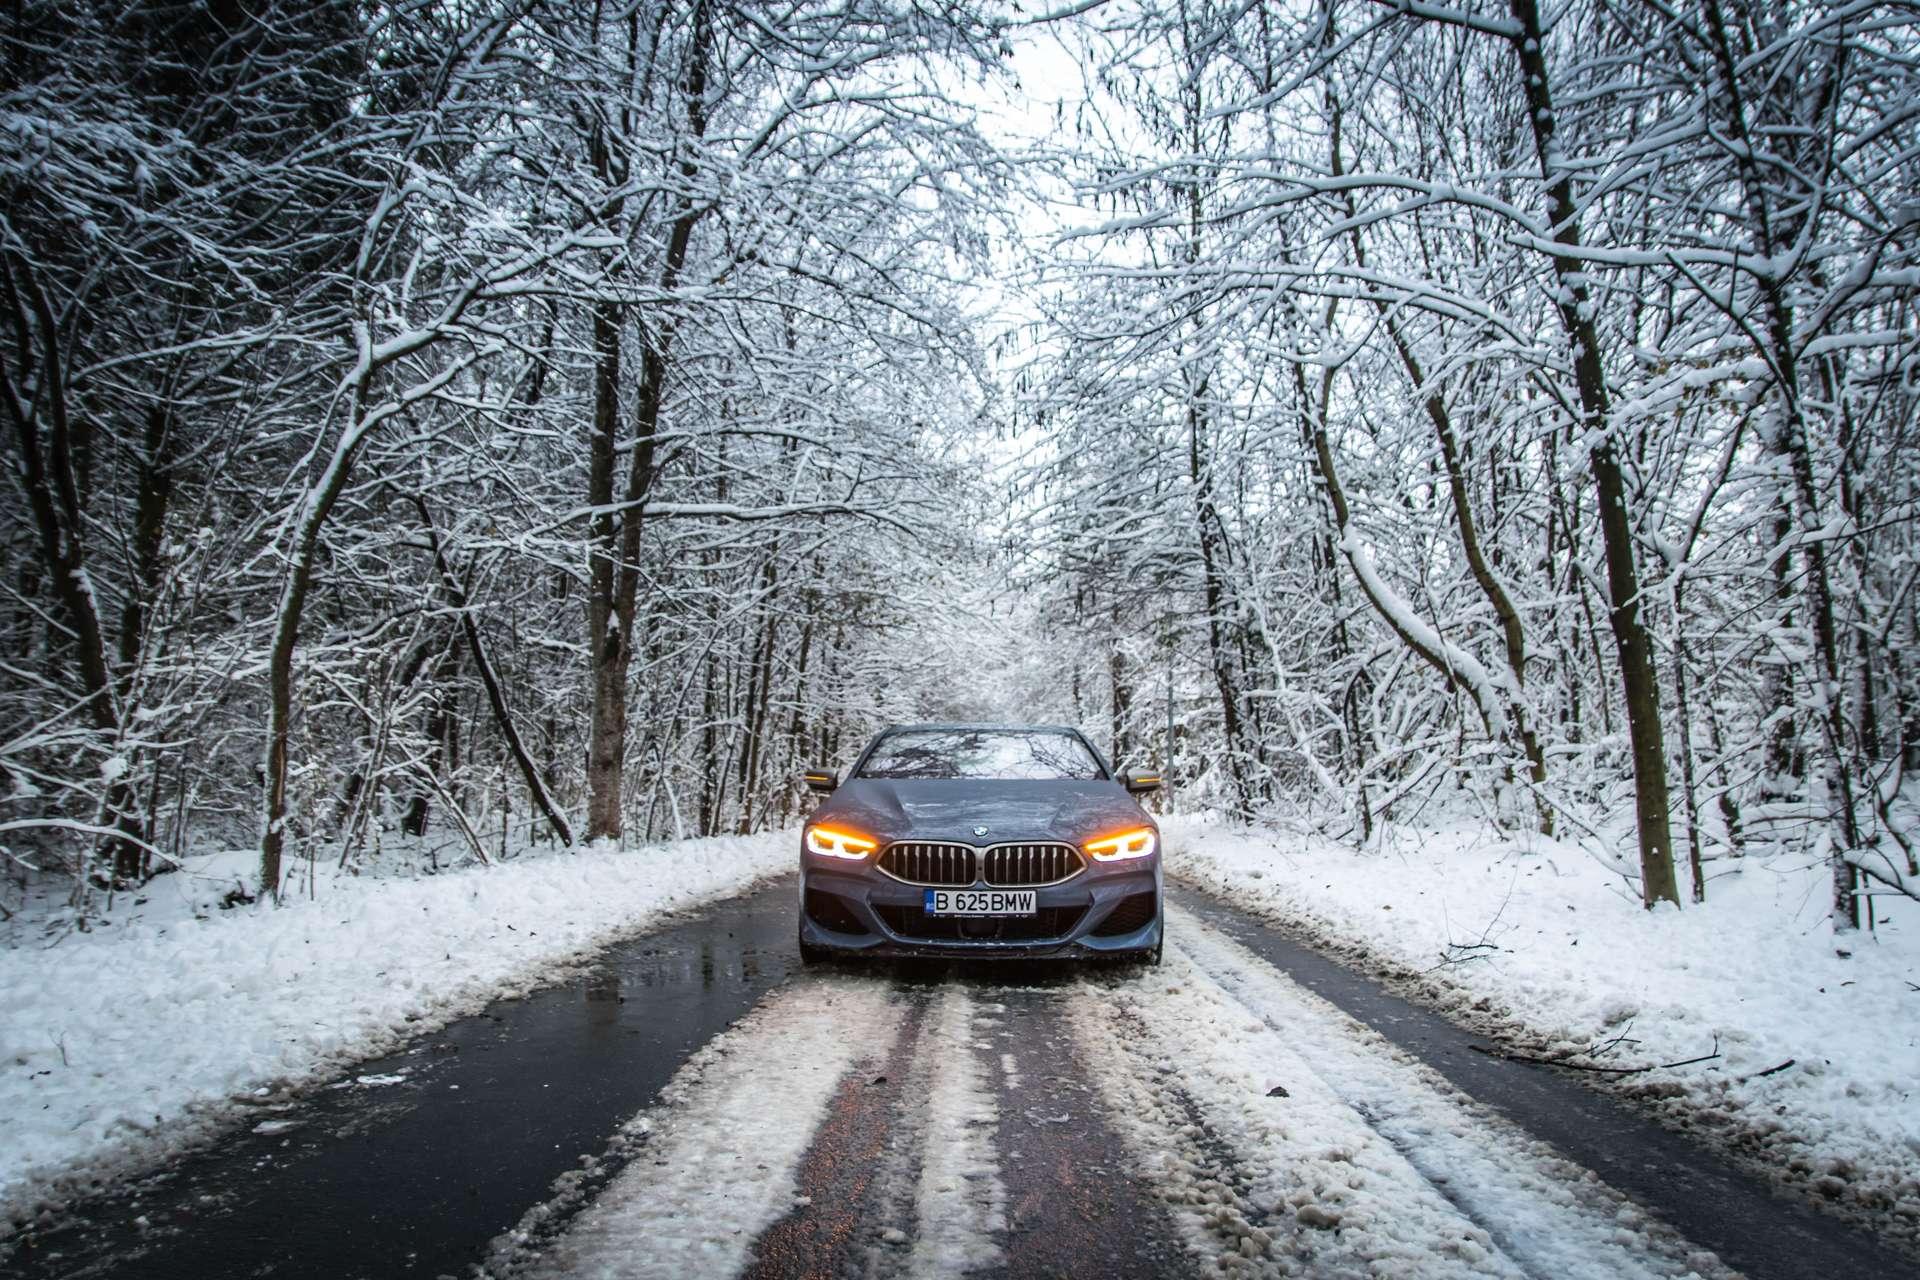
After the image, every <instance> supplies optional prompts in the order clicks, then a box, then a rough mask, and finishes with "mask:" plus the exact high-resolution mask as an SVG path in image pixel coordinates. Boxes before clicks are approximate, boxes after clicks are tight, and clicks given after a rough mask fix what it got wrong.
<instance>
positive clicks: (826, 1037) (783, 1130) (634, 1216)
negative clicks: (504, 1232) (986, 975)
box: [529, 976, 902, 1280]
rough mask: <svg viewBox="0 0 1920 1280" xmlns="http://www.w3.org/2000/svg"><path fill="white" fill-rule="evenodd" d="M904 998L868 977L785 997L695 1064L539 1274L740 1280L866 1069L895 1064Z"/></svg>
mask: <svg viewBox="0 0 1920 1280" xmlns="http://www.w3.org/2000/svg"><path fill="white" fill-rule="evenodd" d="M901 1022H902V1017H901V1012H900V1008H899V1005H898V1003H897V1001H896V999H895V995H894V993H893V992H891V991H889V990H888V988H887V987H886V986H884V985H882V984H881V983H877V982H873V981H870V980H867V979H864V978H861V977H858V976H821V977H819V978H818V979H810V980H808V981H806V982H803V983H797V984H793V985H789V986H785V987H782V988H780V989H778V990H776V991H775V992H774V993H773V994H771V995H769V996H768V997H767V998H766V999H765V1000H764V1001H762V1002H761V1004H760V1005H758V1006H757V1007H756V1008H755V1009H754V1011H753V1012H752V1013H750V1014H748V1015H747V1016H746V1017H745V1018H743V1019H741V1021H740V1022H738V1023H737V1024H735V1025H734V1026H733V1027H732V1028H730V1029H729V1030H727V1031H725V1032H723V1033H721V1034H720V1035H719V1036H717V1037H715V1038H714V1039H713V1040H711V1041H709V1042H708V1044H707V1045H706V1046H705V1047H704V1048H702V1049H701V1050H700V1051H699V1052H698V1053H696V1054H695V1055H694V1056H693V1057H692V1058H690V1059H688V1061H687V1064H686V1066H684V1067H682V1068H681V1069H680V1071H679V1072H678V1073H677V1074H676V1075H675V1076H674V1078H673V1080H672V1081H671V1082H670V1083H669V1084H668V1085H667V1087H666V1088H665V1089H663V1090H662V1091H661V1104H660V1106H658V1107H657V1108H650V1109H649V1110H647V1111H644V1112H642V1113H641V1114H640V1115H639V1116H638V1117H637V1118H636V1119H635V1120H633V1121H632V1122H630V1124H629V1126H628V1129H629V1130H630V1131H631V1132H633V1133H637V1134H640V1135H642V1145H641V1146H640V1149H639V1150H638V1152H637V1154H636V1155H635V1157H634V1159H633V1162H632V1163H631V1164H629V1165H628V1166H627V1168H626V1169H625V1170H624V1171H623V1172H622V1173H621V1174H620V1175H619V1176H618V1177H617V1178H615V1179H614V1180H613V1182H612V1183H610V1184H609V1185H608V1187H607V1189H606V1190H605V1191H603V1192H601V1193H600V1195H599V1196H598V1197H597V1198H596V1199H595V1200H594V1202H593V1203H592V1204H591V1205H590V1206H588V1207H587V1208H586V1209H585V1210H584V1211H583V1212H582V1213H581V1214H580V1216H579V1217H578V1218H576V1219H575V1220H574V1221H573V1223H572V1224H571V1225H570V1226H569V1227H568V1229H567V1231H566V1233H565V1234H564V1235H562V1236H561V1237H560V1238H559V1240H557V1241H556V1242H555V1243H554V1244H553V1246H552V1247H551V1248H550V1249H549V1250H548V1251H547V1252H546V1253H545V1254H544V1255H543V1256H542V1257H541V1258H540V1259H539V1261H538V1262H536V1263H535V1264H534V1265H533V1266H532V1268H531V1269H530V1271H529V1274H531V1275H534V1276H542V1277H547V1276H551V1277H560V1276H565V1277H570V1278H582V1280H589V1278H591V1277H596V1276H607V1277H615V1276H617V1277H620V1278H621V1280H647V1278H649V1277H656V1276H657V1277H661V1280H679V1278H680V1277H683V1276H727V1275H736V1274H738V1273H739V1272H740V1270H741V1268H742V1267H744V1266H745V1265H746V1263H747V1261H748V1257H749V1251H750V1250H751V1248H752V1246H753V1243H754V1241H755V1240H756V1239H757V1238H758V1237H759V1235H760V1233H761V1232H762V1231H764V1230H765V1229H766V1228H767V1227H768V1226H769V1225H771V1224H772V1223H773V1222H775V1221H777V1220H778V1219H780V1218H781V1217H783V1216H785V1215H786V1214H787V1213H788V1212H790V1211H791V1210H792V1209H793V1208H794V1207H795V1204H796V1199H795V1197H796V1193H797V1190H798V1187H797V1184H796V1181H795V1174H796V1171H797V1170H798V1168H799V1165H800V1161H801V1159H802V1157H804V1156H805V1155H806V1153H807V1148H808V1146H809V1145H810V1144H811V1142H812V1140H813V1135H814V1131H815V1130H817V1129H818V1128H819V1127H820V1125H821V1122H822V1121H823V1120H824V1119H825V1117H826V1113H827V1107H828V1104H829V1103H830V1102H831V1101H832V1099H833V1098H834V1097H835V1096H836V1095H837V1094H838V1093H839V1092H840V1091H841V1090H842V1088H843V1087H844V1085H843V1081H844V1079H845V1078H846V1077H847V1075H848V1072H849V1071H850V1070H852V1069H853V1067H854V1066H855V1065H856V1064H858V1063H871V1062H874V1061H879V1060H882V1059H884V1058H885V1057H886V1056H887V1053H888V1050H889V1049H890V1048H891V1047H892V1044H893V1041H894V1039H895V1038H896V1037H897V1036H898V1035H899V1033H900V1026H901Z"/></svg>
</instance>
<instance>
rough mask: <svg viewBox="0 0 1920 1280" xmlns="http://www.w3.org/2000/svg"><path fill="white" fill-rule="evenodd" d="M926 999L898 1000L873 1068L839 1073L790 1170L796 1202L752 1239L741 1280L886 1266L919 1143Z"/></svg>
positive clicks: (869, 1271)
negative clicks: (892, 1029) (890, 1033)
mask: <svg viewBox="0 0 1920 1280" xmlns="http://www.w3.org/2000/svg"><path fill="white" fill-rule="evenodd" d="M927 1005H928V1001H927V998H926V996H925V994H924V993H913V994H910V995H909V996H908V997H907V998H906V999H905V1000H904V1001H903V1003H902V1005H901V1006H900V1007H901V1012H902V1017H901V1021H900V1028H899V1033H898V1035H897V1036H896V1037H895V1039H894V1042H893V1047H892V1049H891V1050H890V1051H889V1052H888V1053H887V1055H886V1057H885V1058H884V1060H882V1061H881V1062H880V1063H879V1064H878V1066H877V1068H876V1070H877V1072H878V1074H869V1072H868V1071H866V1070H861V1071H858V1072H849V1073H848V1074H847V1075H846V1076H845V1077H844V1078H843V1079H842V1080H841V1081H840V1086H839V1089H838V1090H837V1091H836V1092H835V1094H834V1096H833V1098H832V1099H831V1101H830V1102H829V1104H828V1107H827V1112H826V1116H825V1118H824V1120H823V1122H822V1123H821V1125H820V1127H819V1129H818V1130H817V1131H816V1132H815V1133H814V1135H813V1140H812V1143H811V1145H809V1146H808V1148H807V1151H806V1154H805V1156H803V1157H802V1158H801V1160H800V1164H799V1167H798V1168H797V1169H796V1170H795V1172H794V1183H795V1191H796V1198H795V1207H794V1209H793V1210H792V1212H790V1213H788V1214H787V1215H786V1216H785V1217H783V1218H781V1219H779V1220H778V1221H777V1222H775V1223H773V1224H772V1225H771V1226H769V1227H768V1228H767V1229H766V1230H765V1231H763V1232H761V1234H760V1237H759V1239H758V1240H756V1241H755V1242H754V1244H753V1247H752V1261H751V1262H750V1263H749V1264H748V1266H747V1268H746V1270H745V1271H743V1272H742V1273H741V1274H742V1276H743V1277H745V1280H786V1278H789V1277H809V1278H813V1277H819V1278H820V1280H826V1278H827V1277H835V1276H875V1275H881V1274H885V1272H886V1270H887V1267H886V1265H885V1263H886V1257H885V1252H884V1251H885V1250H886V1249H887V1248H888V1247H889V1244H890V1238H891V1237H896V1236H902V1235H904V1233H903V1232H902V1231H901V1229H900V1226H899V1225H896V1224H897V1223H899V1222H901V1221H903V1220H904V1218H903V1215H902V1213H901V1208H902V1206H901V1204H900V1200H901V1199H902V1197H901V1196H900V1194H899V1188H900V1185H901V1183H902V1182H904V1181H906V1180H907V1177H908V1176H909V1175H910V1174H911V1172H912V1171H913V1170H916V1169H917V1168H918V1166H919V1163H920V1153H921V1149H922V1146H923V1144H924V1141H925V1130H926V1111H927V1106H926V1096H927V1095H926V1077H927V1074H928V1072H927V1069H926V1056H927V1055H926V1054H925V1053H924V1049H925V1045H926V1034H927V1031H926V1023H927ZM906 1208H907V1209H909V1210H910V1209H911V1201H910V1200H909V1202H908V1204H907V1206H906Z"/></svg>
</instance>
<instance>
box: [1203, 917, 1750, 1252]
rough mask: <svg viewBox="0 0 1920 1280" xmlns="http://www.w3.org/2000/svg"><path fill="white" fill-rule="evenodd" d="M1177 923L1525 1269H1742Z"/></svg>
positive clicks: (1257, 966) (1237, 949) (1212, 968)
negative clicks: (1727, 1264) (1730, 1265)
mask: <svg viewBox="0 0 1920 1280" xmlns="http://www.w3.org/2000/svg"><path fill="white" fill-rule="evenodd" d="M1169 923H1170V924H1171V926H1172V929H1173V930H1174V931H1175V933H1176V936H1177V937H1178V938H1179V940H1180V941H1179V946H1178V950H1179V951H1180V953H1181V957H1182V959H1183V961H1185V962H1186V963H1188V964H1190V965H1191V966H1192V971H1193V972H1194V974H1195V976H1196V978H1197V977H1199V976H1201V975H1204V978H1205V980H1206V982H1207V983H1208V984H1210V985H1211V986H1212V987H1214V988H1215V989H1217V990H1218V991H1219V992H1220V993H1221V994H1223V995H1225V996H1227V997H1228V998H1229V999H1230V1000H1232V1001H1233V1002H1234V1004H1236V1005H1237V1006H1238V1007H1239V1008H1240V1009H1242V1010H1244V1011H1245V1012H1246V1013H1247V1014H1249V1015H1251V1016H1252V1017H1254V1018H1257V1019H1258V1020H1259V1023H1260V1025H1261V1026H1262V1027H1264V1028H1265V1029H1266V1030H1267V1031H1268V1032H1270V1033H1273V1034H1275V1035H1279V1036H1283V1037H1284V1038H1285V1039H1286V1041H1287V1043H1288V1046H1289V1048H1290V1049H1291V1050H1292V1051H1293V1052H1294V1054H1296V1055H1297V1057H1298V1059H1299V1061H1300V1062H1301V1064H1302V1065H1303V1066H1304V1067H1305V1068H1306V1069H1307V1070H1308V1071H1309V1072H1311V1073H1312V1075H1313V1076H1314V1077H1316V1078H1317V1079H1318V1080H1319V1081H1321V1082H1324V1083H1325V1085H1326V1086H1327V1087H1328V1088H1330V1089H1331V1091H1332V1092H1333V1093H1334V1094H1335V1095H1336V1096H1337V1097H1338V1098H1339V1099H1340V1100H1341V1101H1342V1102H1343V1103H1345V1104H1346V1106H1347V1107H1349V1108H1351V1109H1352V1111H1353V1113H1354V1114H1355V1115H1356V1116H1358V1117H1359V1118H1360V1119H1361V1120H1362V1121H1363V1122H1364V1123H1365V1124H1366V1125H1367V1126H1368V1127H1369V1128H1370V1129H1371V1130H1372V1131H1373V1132H1374V1133H1375V1134H1377V1135H1378V1136H1379V1137H1380V1138H1382V1139H1384V1140H1385V1141H1386V1142H1388V1143H1389V1144H1391V1145H1392V1147H1393V1149H1394V1150H1395V1151H1396V1152H1398V1153H1399V1154H1400V1156H1401V1157H1403V1158H1404V1159H1405V1160H1406V1162H1407V1163H1408V1164H1409V1165H1410V1166H1411V1167H1412V1168H1413V1170H1414V1171H1416V1172H1417V1173H1418V1174H1419V1175H1420V1176H1421V1177H1422V1178H1423V1179H1424V1180H1425V1181H1426V1182H1427V1183H1428V1184H1429V1185H1430V1186H1431V1187H1432V1188H1434V1189H1435V1190H1436V1191H1438V1192H1439V1194H1440V1195H1441V1196H1442V1197H1444V1198H1445V1199H1446V1201H1447V1202H1448V1203H1449V1204H1451V1205H1452V1206H1453V1208H1454V1209H1455V1210H1457V1211H1458V1212H1459V1213H1460V1214H1461V1215H1463V1216H1464V1217H1466V1218H1467V1219H1468V1220H1470V1221H1471V1222H1473V1223H1474V1224H1475V1225H1477V1226H1478V1227H1479V1228H1480V1229H1481V1230H1483V1231H1484V1232H1485V1233H1486V1234H1487V1235H1488V1237H1489V1238H1490V1239H1491V1241H1492V1243H1493V1244H1494V1246H1495V1247H1496V1248H1497V1249H1498V1250H1499V1252H1500V1254H1502V1255H1503V1256H1504V1257H1505V1258H1507V1259H1510V1260H1511V1261H1512V1262H1514V1263H1515V1264H1517V1265H1518V1266H1520V1267H1521V1268H1522V1269H1524V1270H1525V1271H1526V1272H1527V1273H1528V1274H1530V1275H1533V1276H1537V1277H1552V1278H1553V1280H1588V1278H1591V1280H1606V1278H1609V1277H1670V1276H1687V1275H1701V1276H1726V1275H1731V1274H1735V1273H1733V1272H1731V1271H1730V1270H1729V1269H1727V1268H1726V1267H1724V1266H1723V1265H1722V1264H1721V1263H1720V1262H1719V1260H1718V1259H1717V1258H1716V1257H1715V1256H1714V1255H1713V1254H1712V1253H1711V1252H1710V1251H1707V1250H1702V1249H1697V1248H1695V1247H1693V1246H1691V1245H1690V1244H1689V1243H1688V1242H1687V1241H1686V1240H1685V1239H1684V1238H1683V1237H1681V1236H1680V1235H1679V1234H1678V1233H1676V1232H1674V1231H1673V1230H1672V1229H1671V1228H1669V1227H1667V1226H1666V1225H1665V1224H1663V1223H1661V1222H1659V1221H1658V1220H1657V1219H1656V1218H1654V1217H1653V1216H1652V1215H1650V1214H1649V1213H1648V1212H1647V1211H1646V1210H1645V1209H1643V1208H1641V1207H1640V1206H1639V1205H1637V1204H1635V1203H1634V1202H1632V1201H1631V1200H1629V1199H1628V1198H1626V1197H1625V1196H1623V1195H1621V1194H1620V1193H1619V1192H1617V1191H1615V1190H1614V1189H1613V1188H1611V1187H1609V1186H1607V1185H1606V1184H1605V1183H1603V1182H1601V1181H1600V1180H1599V1178H1598V1177H1597V1176H1596V1175H1594V1174H1593V1173H1591V1172H1589V1171H1588V1170H1586V1169H1584V1168H1582V1167H1580V1166H1579V1165H1576V1164H1574V1163H1572V1162H1571V1161H1568V1160H1566V1159H1565V1158H1564V1157H1562V1156H1561V1155H1560V1154H1559V1153H1558V1152H1556V1151H1555V1150H1553V1148H1552V1147H1550V1146H1548V1145H1547V1144H1545V1143H1543V1142H1540V1141H1539V1140H1537V1139H1535V1138H1533V1137H1531V1136H1530V1135H1528V1134H1526V1133H1525V1132H1524V1131H1522V1130H1521V1129H1519V1128H1518V1127H1516V1126H1514V1125H1512V1124H1511V1123H1509V1122H1508V1121H1506V1120H1504V1119H1502V1118H1501V1117H1499V1116H1498V1115H1497V1114H1495V1113H1493V1112H1492V1111H1490V1110H1488V1109H1487V1108H1485V1107H1483V1106H1481V1105H1480V1104H1479V1103H1477V1102H1475V1101H1474V1100H1473V1099H1471V1098H1470V1097H1468V1096H1467V1095H1466V1094H1464V1093H1461V1092H1460V1091H1459V1090H1458V1089H1457V1088H1455V1087H1454V1086H1453V1085H1452V1084H1450V1083H1449V1082H1447V1081H1446V1080H1445V1079H1443V1078H1442V1077H1440V1076H1439V1075H1438V1074H1437V1073H1436V1072H1433V1071H1432V1070H1431V1069H1429V1068H1427V1067H1425V1066H1424V1065H1422V1064H1421V1063H1419V1062H1418V1061H1416V1060H1414V1059H1413V1058H1412V1057H1410V1056H1409V1055H1407V1054H1406V1053H1404V1052H1402V1051H1401V1050H1399V1049H1398V1048H1396V1047H1395V1046H1393V1045H1392V1044H1391V1043H1390V1042H1389V1041H1387V1040H1386V1039H1385V1038H1384V1037H1383V1036H1381V1035H1379V1034H1378V1033H1377V1032H1374V1031H1373V1030H1371V1029H1370V1028H1367V1027H1366V1026H1364V1024H1361V1023H1359V1022H1357V1021H1355V1020H1354V1019H1352V1018H1351V1017H1349V1016H1348V1015H1347V1014H1345V1013H1344V1012H1342V1011H1341V1010H1339V1009H1337V1008H1335V1007H1334V1006H1333V1005H1331V1004H1329V1003H1328V1002H1327V1001H1325V1000H1323V999H1321V998H1320V997H1319V996H1316V995H1314V994H1312V993H1311V992H1308V991H1306V990H1304V989H1303V988H1301V987H1300V986H1299V985H1298V984H1297V983H1295V982H1293V981H1292V979H1290V978H1288V977H1287V976H1286V975H1285V974H1284V973H1282V972H1281V971H1279V970H1278V969H1276V968H1274V967H1273V966H1272V965H1271V964H1269V963H1267V962H1266V961H1265V960H1263V959H1262V958H1261V957H1259V956H1257V955H1255V954H1254V953H1252V952H1251V951H1248V950H1247V949H1246V948H1244V947H1242V946H1241V945H1240V944H1239V943H1237V942H1235V941H1233V940H1232V939H1231V938H1229V937H1228V936H1227V935H1225V934H1224V933H1221V932H1220V931H1219V930H1217V929H1214V928H1212V927H1211V926H1209V925H1207V924H1205V923H1204V922H1202V921H1200V920H1199V919H1197V918H1195V917H1194V916H1192V915H1191V914H1190V913H1188V912H1185V911H1182V910H1179V909H1177V908H1176V909H1173V910H1171V911H1170V912H1169ZM1283 1083H1284V1082H1283ZM1287 1087H1290V1086H1287Z"/></svg>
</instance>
